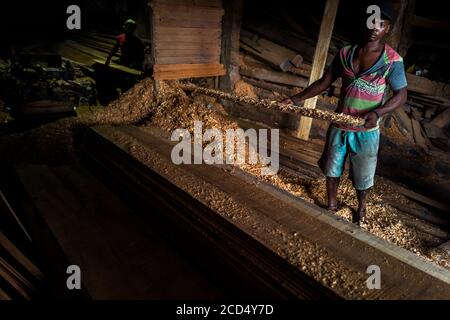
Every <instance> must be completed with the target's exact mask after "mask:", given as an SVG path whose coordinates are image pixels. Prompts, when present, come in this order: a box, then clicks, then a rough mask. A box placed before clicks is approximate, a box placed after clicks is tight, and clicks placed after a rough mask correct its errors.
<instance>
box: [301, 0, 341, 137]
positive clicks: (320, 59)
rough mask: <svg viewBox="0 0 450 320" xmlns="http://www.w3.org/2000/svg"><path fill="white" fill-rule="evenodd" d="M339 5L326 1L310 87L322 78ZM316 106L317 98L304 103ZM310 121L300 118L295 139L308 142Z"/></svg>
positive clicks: (308, 105)
mask: <svg viewBox="0 0 450 320" xmlns="http://www.w3.org/2000/svg"><path fill="white" fill-rule="evenodd" d="M338 5H339V0H327V2H326V4H325V10H324V13H323V17H322V24H321V26H320V32H319V39H318V41H317V46H316V49H315V51H314V59H313V65H312V70H311V76H310V78H309V84H310V85H311V84H312V83H314V82H315V81H317V80H318V79H320V78H321V77H322V74H323V70H324V68H325V63H326V61H327V55H328V48H329V46H330V41H331V35H332V34H333V27H334V21H335V19H336V13H337V9H338ZM316 104H317V96H316V97H314V98H311V99H308V100H306V101H305V104H304V106H305V107H309V108H315V107H316ZM311 124H312V119H311V118H306V117H301V118H300V124H299V127H298V131H297V137H299V138H301V139H304V140H308V139H309V132H310V130H311Z"/></svg>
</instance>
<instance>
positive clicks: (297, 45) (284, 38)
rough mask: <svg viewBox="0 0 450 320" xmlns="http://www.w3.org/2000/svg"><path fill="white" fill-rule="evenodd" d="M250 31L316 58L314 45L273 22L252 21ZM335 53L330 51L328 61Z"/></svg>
mask: <svg viewBox="0 0 450 320" xmlns="http://www.w3.org/2000/svg"><path fill="white" fill-rule="evenodd" d="M248 28H249V30H250V31H253V32H256V33H257V34H260V35H261V36H263V37H266V38H267V39H269V40H271V41H273V42H275V43H277V44H279V45H283V46H286V47H288V48H290V49H292V50H295V51H297V52H299V53H300V54H301V55H302V56H303V57H304V58H305V60H308V61H309V62H312V61H313V59H314V46H313V45H310V44H309V43H308V42H305V41H300V40H299V39H298V38H297V37H295V36H293V35H290V34H289V33H287V32H285V31H284V30H282V29H279V28H277V27H276V26H273V25H271V24H261V23H260V22H256V21H255V22H252V23H251V24H250V25H249V26H248ZM332 59H333V55H332V54H330V53H328V55H327V63H331V61H332Z"/></svg>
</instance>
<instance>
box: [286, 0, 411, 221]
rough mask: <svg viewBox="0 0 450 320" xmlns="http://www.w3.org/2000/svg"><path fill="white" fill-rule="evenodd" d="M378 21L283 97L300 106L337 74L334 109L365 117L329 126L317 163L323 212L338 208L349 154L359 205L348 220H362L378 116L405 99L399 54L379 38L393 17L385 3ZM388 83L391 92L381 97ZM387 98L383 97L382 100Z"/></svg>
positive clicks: (372, 167)
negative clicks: (314, 75) (357, 122)
mask: <svg viewBox="0 0 450 320" xmlns="http://www.w3.org/2000/svg"><path fill="white" fill-rule="evenodd" d="M378 5H379V7H380V9H381V21H380V22H379V23H378V24H376V26H375V27H374V28H373V29H369V28H368V26H366V25H364V26H362V27H363V28H364V29H365V30H366V32H365V33H364V36H363V37H362V40H361V41H359V43H358V44H356V45H349V46H346V47H344V48H342V49H341V50H340V51H339V53H338V54H337V55H336V57H335V58H334V61H333V62H332V64H331V65H330V67H329V68H328V69H327V70H326V71H325V73H324V75H323V77H322V78H321V79H319V80H318V81H316V82H314V83H313V84H312V85H311V86H309V87H308V88H306V89H305V90H304V91H302V92H301V93H299V94H297V95H295V96H293V97H291V98H290V99H287V100H285V101H284V103H294V104H297V105H298V104H300V103H301V102H302V101H304V100H306V99H309V98H311V97H314V96H316V95H318V94H320V93H322V92H324V91H325V90H326V89H327V88H328V87H330V85H331V84H332V83H333V82H334V81H335V80H336V79H337V78H339V77H341V78H342V88H341V97H340V101H339V104H338V107H337V109H336V112H338V113H343V114H348V115H352V116H356V117H362V118H364V119H365V125H364V126H363V127H352V126H342V125H336V124H332V125H331V126H330V128H329V130H328V133H327V141H326V143H325V149H324V152H323V155H322V158H321V160H320V161H319V165H320V167H321V169H322V171H323V172H324V174H325V176H326V187H327V196H328V210H331V211H336V210H337V200H336V197H337V191H338V186H339V182H340V177H341V175H342V173H343V170H344V164H345V160H346V158H347V156H348V157H349V158H350V178H351V179H352V182H353V186H354V187H355V189H356V193H357V198H358V209H357V211H356V212H354V214H353V219H352V220H353V222H354V223H356V224H360V222H364V220H365V214H366V199H367V195H368V192H369V190H370V189H371V188H372V187H373V184H374V176H375V170H376V165H377V158H378V146H379V139H380V130H379V127H378V126H379V123H380V118H381V117H383V116H384V115H386V114H387V113H390V112H392V111H394V110H395V109H397V108H398V107H400V106H402V105H403V104H404V103H405V101H406V98H407V89H406V86H407V82H406V76H405V71H404V66H403V59H402V57H401V56H400V55H399V54H398V53H397V52H395V50H394V49H392V48H391V47H390V46H389V45H387V44H385V42H384V37H385V35H386V34H387V33H388V32H389V30H390V27H391V23H392V21H393V11H392V8H391V7H390V6H389V4H388V3H379V4H378ZM387 85H389V86H390V87H391V89H392V91H393V95H392V97H391V98H389V99H386V91H387ZM384 100H386V101H384Z"/></svg>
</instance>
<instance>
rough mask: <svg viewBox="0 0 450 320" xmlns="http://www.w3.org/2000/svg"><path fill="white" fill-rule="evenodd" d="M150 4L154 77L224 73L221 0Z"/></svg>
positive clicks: (170, 0)
mask: <svg viewBox="0 0 450 320" xmlns="http://www.w3.org/2000/svg"><path fill="white" fill-rule="evenodd" d="M151 6H152V9H153V17H152V18H153V19H152V21H153V43H154V48H153V54H154V62H155V65H154V69H153V73H154V77H155V79H157V80H166V79H182V78H194V77H208V76H218V75H223V74H225V68H224V66H223V65H222V64H220V54H221V38H222V17H223V15H224V10H223V8H222V1H221V0H153V1H152V2H151Z"/></svg>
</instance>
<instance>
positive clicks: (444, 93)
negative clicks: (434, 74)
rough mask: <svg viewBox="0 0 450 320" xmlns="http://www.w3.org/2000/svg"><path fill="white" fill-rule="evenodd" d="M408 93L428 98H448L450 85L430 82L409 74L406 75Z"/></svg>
mask: <svg viewBox="0 0 450 320" xmlns="http://www.w3.org/2000/svg"><path fill="white" fill-rule="evenodd" d="M406 79H407V81H408V91H413V92H417V93H421V94H425V95H429V96H441V97H450V85H448V84H445V83H443V82H438V81H432V80H430V79H427V78H424V77H419V76H416V75H413V74H410V73H407V74H406Z"/></svg>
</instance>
